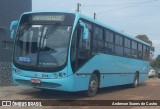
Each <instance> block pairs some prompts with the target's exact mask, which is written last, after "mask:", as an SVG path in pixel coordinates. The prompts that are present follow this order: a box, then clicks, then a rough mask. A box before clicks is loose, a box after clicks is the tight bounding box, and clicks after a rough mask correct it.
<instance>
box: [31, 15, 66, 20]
mask: <svg viewBox="0 0 160 109" xmlns="http://www.w3.org/2000/svg"><path fill="white" fill-rule="evenodd" d="M64 18H65V15H33V16H32V21H64Z"/></svg>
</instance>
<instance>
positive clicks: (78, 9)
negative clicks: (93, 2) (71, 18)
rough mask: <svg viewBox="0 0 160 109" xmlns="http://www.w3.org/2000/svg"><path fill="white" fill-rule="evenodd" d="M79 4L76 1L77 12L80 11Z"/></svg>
mask: <svg viewBox="0 0 160 109" xmlns="http://www.w3.org/2000/svg"><path fill="white" fill-rule="evenodd" d="M80 6H81V4H80V3H77V10H76V11H77V12H80Z"/></svg>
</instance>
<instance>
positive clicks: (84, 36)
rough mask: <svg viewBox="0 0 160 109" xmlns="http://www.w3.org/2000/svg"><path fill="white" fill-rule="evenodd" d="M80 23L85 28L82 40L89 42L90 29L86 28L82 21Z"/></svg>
mask: <svg viewBox="0 0 160 109" xmlns="http://www.w3.org/2000/svg"><path fill="white" fill-rule="evenodd" d="M79 22H80V25H81V26H82V27H83V35H82V39H83V40H88V36H89V29H88V28H87V27H86V25H85V23H83V22H82V21H81V20H80V21H79Z"/></svg>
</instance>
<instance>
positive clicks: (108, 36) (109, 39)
mask: <svg viewBox="0 0 160 109" xmlns="http://www.w3.org/2000/svg"><path fill="white" fill-rule="evenodd" d="M104 52H105V53H111V54H112V53H114V34H113V33H112V32H110V31H109V30H106V31H105V51H104Z"/></svg>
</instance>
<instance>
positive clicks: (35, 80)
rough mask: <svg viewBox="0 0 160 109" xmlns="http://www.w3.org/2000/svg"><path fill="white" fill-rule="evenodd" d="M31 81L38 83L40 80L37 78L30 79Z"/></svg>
mask: <svg viewBox="0 0 160 109" xmlns="http://www.w3.org/2000/svg"><path fill="white" fill-rule="evenodd" d="M31 83H35V84H40V83H41V81H40V80H38V79H31Z"/></svg>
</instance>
